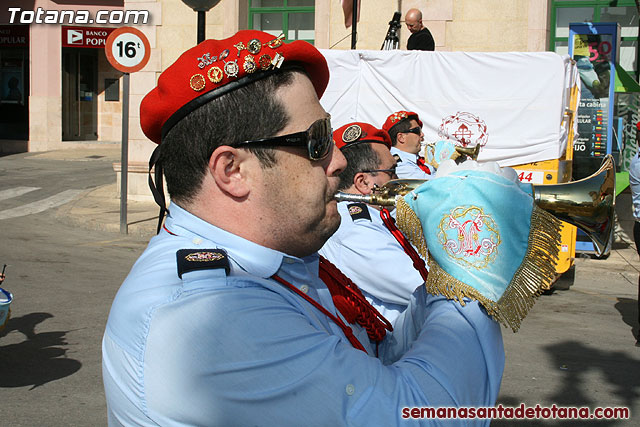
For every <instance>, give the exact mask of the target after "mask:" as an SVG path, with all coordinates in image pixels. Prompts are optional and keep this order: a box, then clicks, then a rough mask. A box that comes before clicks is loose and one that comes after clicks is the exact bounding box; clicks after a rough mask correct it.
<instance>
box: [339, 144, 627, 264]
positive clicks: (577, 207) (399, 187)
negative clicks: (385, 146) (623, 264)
mask: <svg viewBox="0 0 640 427" xmlns="http://www.w3.org/2000/svg"><path fill="white" fill-rule="evenodd" d="M424 182H425V180H422V179H394V180H391V181H389V182H387V183H386V184H385V185H383V186H382V187H376V188H374V189H373V192H372V193H371V194H369V195H366V196H365V195H362V194H349V193H337V194H336V195H335V199H336V200H337V201H339V202H342V201H349V202H362V203H367V204H370V205H380V206H395V204H396V197H398V196H404V195H405V194H407V193H409V192H411V191H412V190H414V189H415V188H417V187H419V186H420V185H421V184H423V183H424ZM532 187H533V198H534V203H535V204H536V205H537V206H538V207H539V208H541V209H544V210H545V211H547V212H549V213H550V214H552V215H553V216H555V217H556V218H558V219H560V220H562V221H565V222H568V223H569V224H572V225H575V226H576V227H578V228H579V229H581V230H582V231H584V232H585V233H586V234H587V236H589V238H590V239H591V241H592V242H593V245H594V248H595V252H596V255H597V256H602V255H603V254H604V253H607V252H608V251H609V249H610V245H611V231H612V229H613V211H614V208H615V198H616V193H615V187H616V174H615V167H614V165H613V157H612V156H611V155H607V156H606V157H605V158H604V161H603V162H602V166H600V169H598V171H597V172H596V173H594V174H593V175H591V176H589V177H587V178H584V179H581V180H579V181H573V182H567V183H564V184H549V185H532Z"/></svg>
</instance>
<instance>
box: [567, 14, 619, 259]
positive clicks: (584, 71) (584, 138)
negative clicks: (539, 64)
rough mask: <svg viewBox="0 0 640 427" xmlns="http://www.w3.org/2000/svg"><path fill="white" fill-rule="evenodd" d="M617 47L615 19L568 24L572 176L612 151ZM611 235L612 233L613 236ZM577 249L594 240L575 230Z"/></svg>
mask: <svg viewBox="0 0 640 427" xmlns="http://www.w3.org/2000/svg"><path fill="white" fill-rule="evenodd" d="M619 50H620V25H619V24H618V23H617V22H599V23H592V22H583V23H578V24H569V55H570V56H571V57H572V58H573V59H574V60H575V61H576V65H577V68H578V73H579V74H580V89H581V92H580V101H579V102H578V113H577V114H578V117H577V119H578V137H577V138H576V139H575V140H574V143H573V179H574V180H578V179H582V178H586V177H588V176H590V175H592V174H593V173H594V172H596V171H597V170H598V168H599V167H600V165H601V163H602V159H603V158H604V156H605V155H607V154H611V152H612V151H613V143H614V138H613V126H614V125H615V121H614V117H613V108H614V105H615V100H616V98H615V92H614V90H615V77H616V67H615V64H616V61H617V60H618V52H619ZM612 237H613V236H612ZM576 251H577V252H587V253H595V250H594V247H593V243H592V242H591V240H590V239H589V237H587V235H586V234H585V233H583V232H582V231H581V230H578V235H577V237H576Z"/></svg>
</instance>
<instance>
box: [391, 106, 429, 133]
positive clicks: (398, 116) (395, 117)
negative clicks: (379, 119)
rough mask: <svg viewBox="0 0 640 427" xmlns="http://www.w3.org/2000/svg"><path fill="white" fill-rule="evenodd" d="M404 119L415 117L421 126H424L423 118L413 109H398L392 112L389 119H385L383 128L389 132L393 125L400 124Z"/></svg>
mask: <svg viewBox="0 0 640 427" xmlns="http://www.w3.org/2000/svg"><path fill="white" fill-rule="evenodd" d="M404 119H409V120H411V119H413V120H415V121H416V122H418V124H419V125H420V127H422V120H420V117H418V114H417V113H414V112H413V111H397V112H395V113H393V114H391V115H390V116H389V117H387V120H385V122H384V124H383V125H382V129H384V130H386V131H387V132H389V130H391V128H392V127H394V126H395V125H396V124H398V123H399V122H401V121H402V120H404Z"/></svg>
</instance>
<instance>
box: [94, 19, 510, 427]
mask: <svg viewBox="0 0 640 427" xmlns="http://www.w3.org/2000/svg"><path fill="white" fill-rule="evenodd" d="M225 52H226V53H225ZM229 52H231V54H230V55H229ZM236 52H237V56H236ZM205 58H206V59H207V60H206V61H205V60H204V59H205ZM201 65H202V66H201ZM328 79H329V73H328V68H327V65H326V61H325V60H324V58H323V57H322V55H321V54H320V53H319V52H318V51H317V50H316V49H315V48H314V47H313V46H311V45H310V44H308V43H306V42H302V41H294V42H292V43H283V42H282V40H281V39H280V38H273V36H271V35H269V34H267V33H263V32H259V31H252V30H247V31H241V32H239V33H237V34H236V35H234V36H233V37H230V38H228V39H225V40H206V41H204V42H202V43H200V44H199V45H197V46H195V47H193V48H192V49H190V50H188V51H187V52H185V53H184V54H183V55H182V56H180V58H179V59H178V60H177V61H176V62H175V63H174V64H173V65H172V66H170V67H169V68H168V69H167V70H165V71H164V72H163V73H162V75H161V76H160V78H159V80H158V86H157V87H156V88H155V89H153V90H152V91H151V92H150V93H149V94H148V95H147V96H146V97H145V98H144V99H143V101H142V104H141V107H140V120H141V126H142V129H143V131H144V132H145V134H146V135H147V136H148V137H149V139H151V140H152V141H154V142H156V143H157V144H159V145H158V148H156V151H155V152H154V154H153V156H152V161H151V164H152V165H155V171H156V180H155V183H156V184H157V185H158V187H159V188H156V187H155V185H154V186H152V190H153V191H154V194H155V196H156V198H157V199H156V200H158V201H159V203H160V205H161V209H162V211H163V212H164V206H165V204H164V201H163V196H162V194H163V190H162V187H161V183H162V175H161V172H164V176H165V178H166V183H167V186H168V192H169V194H170V196H171V199H172V202H171V204H170V205H169V207H168V216H167V218H166V221H165V223H164V225H162V229H161V230H160V232H159V234H158V236H155V237H154V238H152V239H151V241H150V243H149V246H148V247H147V249H146V250H145V252H144V253H143V254H142V255H141V256H140V258H139V259H138V260H137V262H136V263H135V265H134V266H133V268H132V269H131V272H130V273H129V275H128V277H127V278H126V279H125V281H124V283H123V284H122V287H121V288H120V290H119V291H118V294H117V295H116V297H115V300H114V302H113V306H112V308H111V312H110V314H109V319H108V322H107V325H106V330H105V334H104V338H103V346H102V354H103V380H104V386H105V393H106V399H107V407H108V417H109V425H112V426H117V425H126V426H131V425H136V426H156V425H163V426H186V425H201V426H231V425H234V426H235V425H238V426H243V425H252V426H301V425H305V426H343V425H353V426H356V425H357V426H360V425H361V426H372V425H378V426H394V425H405V422H406V420H405V419H404V418H403V416H406V414H410V413H411V412H410V411H407V410H403V408H421V407H427V406H429V407H463V406H473V407H478V406H483V407H485V406H489V407H491V406H493V405H494V403H495V400H496V398H497V395H498V391H499V387H500V381H501V377H502V372H503V367H504V350H503V343H502V336H501V331H500V327H499V326H498V324H497V323H496V322H495V321H494V320H493V319H491V318H490V317H489V316H488V315H487V313H486V311H485V310H484V309H482V308H481V306H480V305H479V304H478V303H477V302H475V301H474V302H468V303H467V304H466V305H464V306H462V305H461V304H459V303H457V302H453V301H449V300H447V299H446V298H445V297H442V296H439V297H437V296H433V295H427V293H426V291H425V288H424V287H418V288H417V289H416V290H415V291H414V292H413V294H412V295H411V297H410V299H409V302H408V307H407V309H406V310H405V311H404V313H403V314H402V315H400V316H399V317H398V318H397V320H396V322H395V323H394V328H393V331H386V335H385V329H384V325H383V324H382V323H381V322H380V320H379V319H377V318H376V317H375V315H373V314H372V311H371V309H370V306H369V305H368V303H366V301H365V300H364V299H363V298H362V296H361V294H360V293H359V291H358V289H357V288H355V287H353V286H351V285H349V284H348V283H346V282H345V280H344V277H342V276H341V275H340V274H339V273H336V272H335V271H333V270H332V269H331V268H330V266H327V265H326V264H325V263H324V261H323V260H322V259H320V258H319V257H318V255H317V251H318V249H320V247H322V245H323V244H324V242H325V241H326V240H327V239H328V238H329V237H330V236H331V235H332V234H333V233H334V232H335V231H336V230H337V228H338V226H339V223H340V216H339V214H338V210H337V205H336V202H335V200H334V194H335V192H336V190H337V187H338V182H339V178H338V177H339V174H340V172H341V170H342V169H343V168H344V167H345V165H346V162H345V159H344V156H343V155H342V154H341V153H340V150H337V149H335V148H334V147H335V146H334V144H333V143H332V140H331V127H330V122H329V117H328V115H327V113H326V112H325V111H324V110H323V108H322V106H321V105H320V103H319V102H318V97H319V96H321V95H322V93H323V91H324V89H325V87H326V85H327V83H328ZM381 262H384V261H383V260H381ZM390 267H391V268H393V266H390ZM320 277H322V280H321V278H320ZM419 422H421V423H428V424H439V423H440V421H439V420H436V419H421V420H419ZM466 422H467V420H464V422H463V420H460V419H457V420H452V421H451V423H450V424H453V425H455V424H463V423H466ZM478 424H481V425H488V424H489V420H488V419H484V420H479V421H478Z"/></svg>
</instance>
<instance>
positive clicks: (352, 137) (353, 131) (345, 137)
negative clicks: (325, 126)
mask: <svg viewBox="0 0 640 427" xmlns="http://www.w3.org/2000/svg"><path fill="white" fill-rule="evenodd" d="M360 135H362V128H361V127H360V126H358V125H351V126H349V127H348V128H346V129H345V130H344V132H343V133H342V142H344V143H345V144H349V143H351V142H353V141H357V140H358V138H360Z"/></svg>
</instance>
